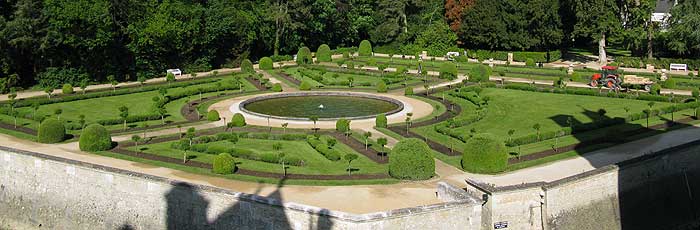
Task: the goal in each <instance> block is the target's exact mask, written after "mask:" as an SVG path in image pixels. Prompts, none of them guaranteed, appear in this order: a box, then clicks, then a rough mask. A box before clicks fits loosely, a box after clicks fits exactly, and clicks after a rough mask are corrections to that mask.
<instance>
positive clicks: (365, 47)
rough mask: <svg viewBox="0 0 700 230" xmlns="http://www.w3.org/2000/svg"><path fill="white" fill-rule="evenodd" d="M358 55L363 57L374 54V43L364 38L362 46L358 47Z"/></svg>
mask: <svg viewBox="0 0 700 230" xmlns="http://www.w3.org/2000/svg"><path fill="white" fill-rule="evenodd" d="M358 55H360V56H363V57H369V56H372V43H370V42H369V41H367V40H362V41H361V42H360V48H359V49H358Z"/></svg>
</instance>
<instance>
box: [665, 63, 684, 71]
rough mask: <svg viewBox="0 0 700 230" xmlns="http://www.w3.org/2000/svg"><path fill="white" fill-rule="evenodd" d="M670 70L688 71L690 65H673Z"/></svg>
mask: <svg viewBox="0 0 700 230" xmlns="http://www.w3.org/2000/svg"><path fill="white" fill-rule="evenodd" d="M669 69H670V70H678V71H688V65H686V64H673V63H671V66H670V67H669Z"/></svg>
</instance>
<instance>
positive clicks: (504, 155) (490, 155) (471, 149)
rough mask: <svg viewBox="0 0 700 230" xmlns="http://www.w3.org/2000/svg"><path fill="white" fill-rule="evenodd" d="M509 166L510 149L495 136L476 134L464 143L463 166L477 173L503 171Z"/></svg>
mask: <svg viewBox="0 0 700 230" xmlns="http://www.w3.org/2000/svg"><path fill="white" fill-rule="evenodd" d="M506 166H508V151H507V149H506V146H505V145H504V144H503V141H501V140H499V139H498V138H496V137H495V136H493V135H491V134H488V133H483V134H476V135H474V136H473V137H472V138H470V139H469V140H467V143H466V144H465V145H464V152H463V153H462V168H464V170H466V171H469V172H475V173H497V172H502V171H504V170H505V169H506Z"/></svg>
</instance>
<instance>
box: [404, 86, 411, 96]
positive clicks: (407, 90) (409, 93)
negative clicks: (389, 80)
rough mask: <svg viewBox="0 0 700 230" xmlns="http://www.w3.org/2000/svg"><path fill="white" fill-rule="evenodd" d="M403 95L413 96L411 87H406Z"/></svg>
mask: <svg viewBox="0 0 700 230" xmlns="http://www.w3.org/2000/svg"><path fill="white" fill-rule="evenodd" d="M403 95H406V96H410V95H413V87H406V89H404V90H403Z"/></svg>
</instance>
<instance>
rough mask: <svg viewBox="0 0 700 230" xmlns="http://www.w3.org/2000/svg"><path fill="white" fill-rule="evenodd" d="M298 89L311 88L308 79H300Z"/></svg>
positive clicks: (306, 89) (305, 89)
mask: <svg viewBox="0 0 700 230" xmlns="http://www.w3.org/2000/svg"><path fill="white" fill-rule="evenodd" d="M299 90H301V91H309V90H311V83H309V81H302V82H301V84H300V85H299Z"/></svg>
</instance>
